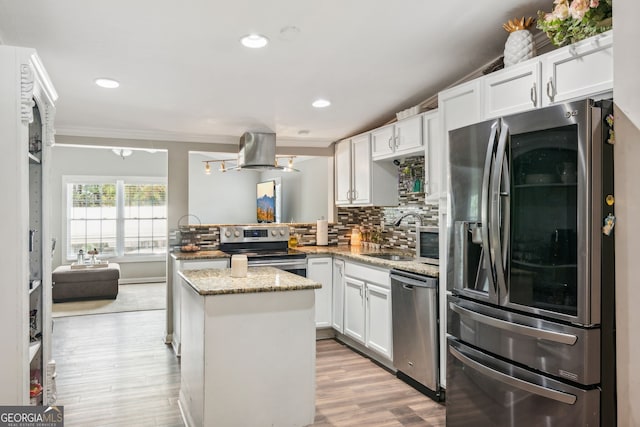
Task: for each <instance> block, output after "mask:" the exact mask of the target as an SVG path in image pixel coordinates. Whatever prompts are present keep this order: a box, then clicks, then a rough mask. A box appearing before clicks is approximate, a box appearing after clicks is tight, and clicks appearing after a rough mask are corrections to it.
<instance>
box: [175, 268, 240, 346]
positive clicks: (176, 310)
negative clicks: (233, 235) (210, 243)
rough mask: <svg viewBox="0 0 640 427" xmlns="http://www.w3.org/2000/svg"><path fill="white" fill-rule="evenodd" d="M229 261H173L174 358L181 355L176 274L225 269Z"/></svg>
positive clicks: (179, 286)
mask: <svg viewBox="0 0 640 427" xmlns="http://www.w3.org/2000/svg"><path fill="white" fill-rule="evenodd" d="M228 266H229V260H228V259H227V258H221V259H208V260H204V259H203V260H179V259H175V258H174V259H173V283H172V290H173V304H172V307H173V335H172V337H171V345H172V347H173V351H174V352H175V353H176V356H180V354H181V344H182V309H181V305H182V300H181V288H182V284H181V283H182V280H183V279H182V278H181V277H180V275H179V274H178V273H179V272H180V271H185V270H201V269H206V268H227V267H228Z"/></svg>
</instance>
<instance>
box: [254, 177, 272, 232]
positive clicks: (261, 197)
mask: <svg viewBox="0 0 640 427" xmlns="http://www.w3.org/2000/svg"><path fill="white" fill-rule="evenodd" d="M256 217H257V220H258V222H275V221H276V182H275V181H273V180H271V181H264V182H259V183H258V184H257V210H256Z"/></svg>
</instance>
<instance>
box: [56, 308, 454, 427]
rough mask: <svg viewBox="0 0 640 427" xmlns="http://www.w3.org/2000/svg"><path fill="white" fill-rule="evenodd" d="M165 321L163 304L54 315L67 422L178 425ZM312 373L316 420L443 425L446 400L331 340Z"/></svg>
mask: <svg viewBox="0 0 640 427" xmlns="http://www.w3.org/2000/svg"><path fill="white" fill-rule="evenodd" d="M164 322H165V312H164V310H153V311H140V312H128V313H113V314H98V315H90V316H74V317H62V318H58V319H55V324H54V330H53V333H54V336H53V338H54V339H53V354H54V358H55V360H56V362H57V372H58V378H57V381H56V383H57V389H58V402H57V404H59V405H64V411H65V426H67V427H73V426H82V427H94V426H96V427H97V426H127V427H129V426H182V425H183V424H182V421H181V418H180V412H179V409H178V405H177V399H178V391H179V388H180V366H179V364H178V361H177V359H176V358H175V356H174V355H173V352H172V350H171V348H170V347H169V346H167V345H165V344H164V343H163V342H162V335H163V332H164ZM316 372H317V376H316V378H317V393H316V422H315V423H314V426H323V427H329V426H334V427H341V426H344V427H347V426H367V427H374V426H379V427H383V426H444V425H445V408H444V405H441V404H438V403H436V402H434V401H433V400H431V399H429V398H428V397H426V396H424V395H422V394H420V393H419V392H417V391H416V390H414V389H413V388H411V387H410V386H408V385H406V384H405V383H403V382H402V381H400V380H398V379H397V378H395V377H394V376H393V375H392V374H391V373H389V372H387V371H386V370H384V369H382V368H380V367H379V366H377V365H376V364H374V363H373V362H371V361H370V360H369V359H367V358H364V357H362V356H361V355H359V354H357V353H355V352H353V351H351V350H350V349H349V348H348V347H346V346H344V345H342V344H341V343H338V342H336V341H334V340H323V341H318V344H317V360H316ZM248 409H249V408H248ZM221 427H224V426H221ZM252 427H253V426H252Z"/></svg>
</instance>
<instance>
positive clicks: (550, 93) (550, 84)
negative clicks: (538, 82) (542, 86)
mask: <svg viewBox="0 0 640 427" xmlns="http://www.w3.org/2000/svg"><path fill="white" fill-rule="evenodd" d="M555 95H556V88H555V87H553V79H552V78H551V77H549V81H548V82H547V96H548V97H549V100H551V101H553V97H554V96H555Z"/></svg>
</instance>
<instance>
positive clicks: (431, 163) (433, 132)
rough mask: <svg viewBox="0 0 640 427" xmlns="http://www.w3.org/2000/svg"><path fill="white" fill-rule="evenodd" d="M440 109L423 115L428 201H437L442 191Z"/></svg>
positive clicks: (425, 179)
mask: <svg viewBox="0 0 640 427" xmlns="http://www.w3.org/2000/svg"><path fill="white" fill-rule="evenodd" d="M439 120H440V118H439V116H438V110H433V111H428V112H426V113H424V114H423V115H422V139H423V141H424V147H425V152H424V155H425V158H424V192H425V199H426V200H427V201H434V200H435V201H437V199H438V197H439V195H440V192H441V191H442V181H441V180H442V171H443V168H442V166H443V161H442V150H443V142H442V137H441V135H440V121H439Z"/></svg>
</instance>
